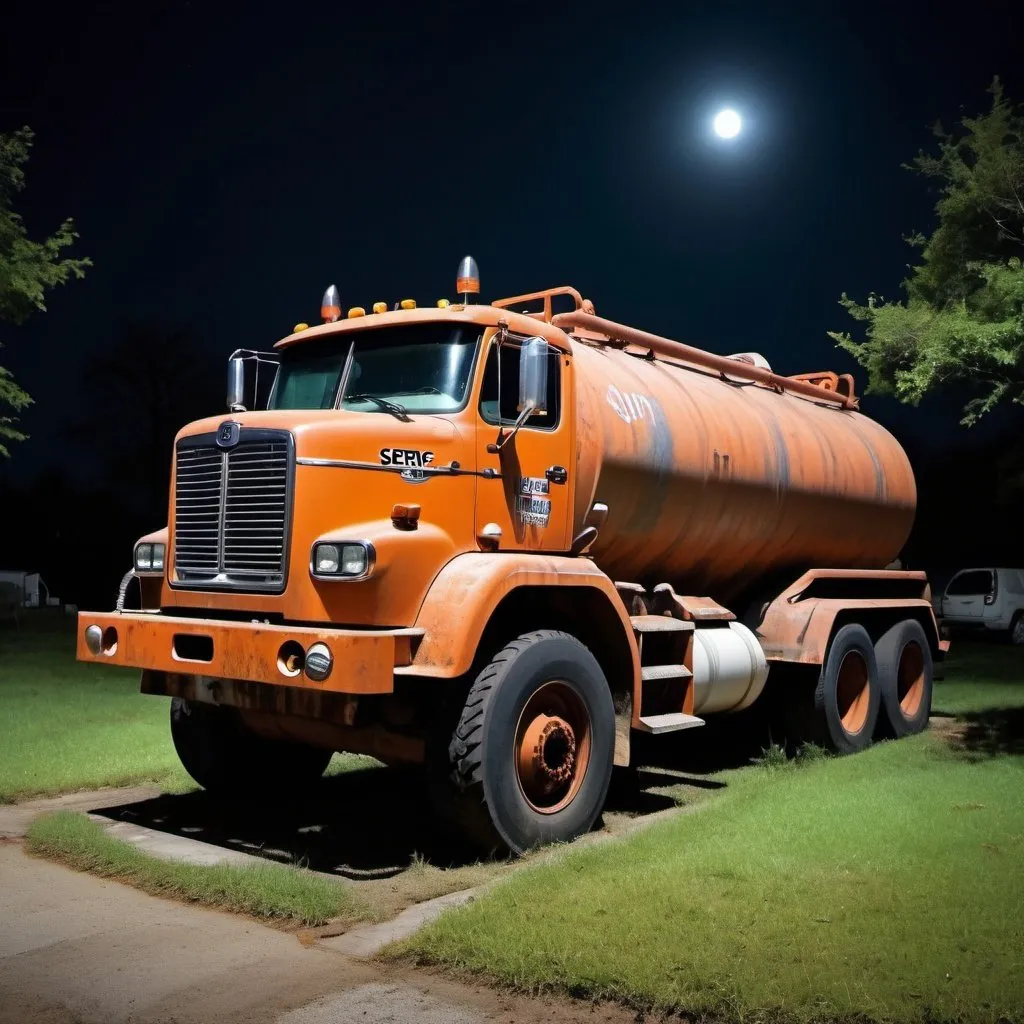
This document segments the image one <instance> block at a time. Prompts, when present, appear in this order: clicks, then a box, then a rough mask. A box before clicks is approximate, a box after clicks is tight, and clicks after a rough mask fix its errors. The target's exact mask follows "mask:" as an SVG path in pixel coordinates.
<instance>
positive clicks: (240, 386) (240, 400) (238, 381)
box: [228, 356, 245, 412]
mask: <svg viewBox="0 0 1024 1024" xmlns="http://www.w3.org/2000/svg"><path fill="white" fill-rule="evenodd" d="M228 412H245V361H244V360H243V359H240V358H238V357H237V356H232V357H231V358H230V359H229V360H228Z"/></svg>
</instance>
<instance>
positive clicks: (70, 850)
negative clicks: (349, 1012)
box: [25, 811, 369, 925]
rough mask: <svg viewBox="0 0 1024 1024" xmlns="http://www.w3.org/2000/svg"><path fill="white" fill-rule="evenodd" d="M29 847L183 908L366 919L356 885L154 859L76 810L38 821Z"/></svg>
mask: <svg viewBox="0 0 1024 1024" xmlns="http://www.w3.org/2000/svg"><path fill="white" fill-rule="evenodd" d="M25 846H26V849H27V850H28V851H29V852H30V853H35V854H39V855H41V856H45V857H48V858H50V859H51V860H56V861H59V862H60V863H62V864H67V865H68V866H69V867H72V868H76V869H77V870H79V871H90V872H92V873H93V874H95V875H101V876H103V877H106V878H116V879H117V880H118V881H120V882H127V883H128V884H129V885H134V886H135V887H136V888H139V889H142V890H144V891H145V892H148V893H151V894H152V895H154V896H166V897H171V898H174V899H179V900H181V901H183V902H186V903H198V904H201V905H203V906H207V907H217V908H220V909H223V910H234V911H237V912H239V913H244V914H252V915H253V916H255V917H265V918H276V919H285V920H294V921H298V922H301V923H303V924H308V925H317V924H322V923H323V922H325V921H327V920H331V919H337V918H342V919H348V920H350V921H356V920H362V919H364V918H366V917H367V916H369V911H368V910H367V908H366V907H365V906H364V905H363V904H362V902H361V901H359V900H358V899H357V898H356V897H355V895H354V894H353V890H352V888H351V886H347V885H345V884H343V883H341V882H334V881H331V880H330V879H328V878H323V877H321V876H319V875H315V874H313V873H312V872H309V871H303V870H301V869H297V868H292V867H285V866H283V865H280V864H271V863H267V864H256V865H252V866H239V865H228V864H220V865H214V866H209V867H207V866H199V865H195V864H180V863H169V862H167V861H163V860H157V858H155V857H151V856H149V855H148V854H145V853H142V852H141V851H139V850H138V849H136V847H134V846H132V845H131V844H130V843H125V842H122V841H121V840H119V839H114V838H112V837H111V836H108V835H107V834H106V833H105V832H104V831H103V829H102V828H101V827H100V826H99V825H98V824H97V823H96V822H94V821H92V820H90V819H89V818H87V817H86V816H85V815H84V814H75V813H73V812H71V811H59V812H57V813H56V814H48V815H44V816H43V817H40V818H37V819H36V820H35V821H34V822H33V823H32V825H31V826H30V827H29V831H28V835H27V836H26V838H25Z"/></svg>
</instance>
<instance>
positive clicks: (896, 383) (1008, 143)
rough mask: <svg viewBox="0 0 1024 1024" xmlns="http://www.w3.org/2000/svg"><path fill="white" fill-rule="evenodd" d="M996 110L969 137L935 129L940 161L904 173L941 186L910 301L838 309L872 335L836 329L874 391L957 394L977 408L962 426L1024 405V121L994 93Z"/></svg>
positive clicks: (916, 238) (917, 163) (849, 303)
mask: <svg viewBox="0 0 1024 1024" xmlns="http://www.w3.org/2000/svg"><path fill="white" fill-rule="evenodd" d="M989 92H990V93H991V96H992V107H991V109H990V110H989V111H988V112H987V113H984V114H981V115H979V116H978V117H974V118H964V119H963V121H962V122H961V124H960V127H961V129H962V131H961V132H960V133H958V134H955V135H954V134H949V133H947V132H945V131H944V129H943V128H942V126H941V124H937V125H936V126H935V135H936V137H937V138H938V140H939V141H938V153H937V154H936V155H930V154H926V153H923V152H922V153H919V154H918V156H917V157H916V159H914V161H913V162H912V163H911V164H909V165H905V166H906V167H907V169H908V170H911V171H914V172H916V173H918V174H921V175H923V176H924V177H926V178H928V179H930V180H931V181H932V182H935V183H936V184H937V186H938V192H939V199H938V202H937V203H936V205H935V213H936V215H937V224H936V227H935V229H934V230H933V231H932V233H931V234H930V235H924V234H916V235H913V236H911V237H910V238H907V239H906V240H907V242H909V243H910V245H912V246H913V247H914V248H916V249H918V250H919V251H920V263H919V264H918V265H916V266H912V267H911V268H910V276H909V277H908V278H907V280H905V281H904V282H903V289H904V291H905V293H906V301H905V302H886V301H885V300H884V299H883V298H882V297H880V296H878V295H871V296H869V297H868V301H867V304H866V305H859V304H858V303H857V302H855V301H854V300H853V299H850V298H849V297H848V296H847V295H846V294H845V293H844V294H843V296H842V298H841V300H840V304H841V305H842V306H843V307H844V308H845V309H846V310H847V312H848V313H849V314H850V315H851V316H852V317H853V318H854V319H855V320H857V321H859V322H861V323H863V324H865V325H866V328H865V338H864V340H862V341H857V340H855V339H853V338H852V337H851V336H850V335H849V334H848V333H844V332H838V331H831V332H829V336H830V337H831V338H833V339H834V340H835V341H836V342H837V343H838V345H839V347H840V348H843V349H845V350H846V351H847V352H849V353H851V354H852V355H853V356H854V358H856V359H857V361H858V362H859V363H860V364H861V365H862V366H864V367H866V369H867V371H868V391H869V392H875V393H878V394H890V395H894V396H895V397H896V398H898V399H899V400H900V401H902V402H906V403H908V404H910V405H917V403H918V402H919V401H920V400H921V399H922V398H923V397H924V395H925V394H927V393H929V392H932V391H936V390H938V389H940V388H943V387H945V386H949V385H964V386H965V387H966V388H967V391H968V393H969V394H970V396H971V397H970V400H969V401H968V402H967V404H966V405H965V407H964V409H963V419H962V421H961V422H963V423H964V424H966V425H970V424H973V423H976V422H977V421H978V419H980V417H982V416H983V415H984V414H985V413H987V412H989V411H991V410H992V409H994V408H995V407H996V406H997V405H1006V404H1014V403H1015V404H1017V405H1024V263H1022V258H1024V116H1022V113H1021V111H1020V109H1018V108H1016V107H1015V106H1014V105H1013V104H1012V103H1011V102H1010V101H1009V100H1008V99H1007V98H1006V96H1005V95H1004V94H1003V89H1002V86H1001V85H1000V83H999V79H998V78H997V79H995V80H994V81H993V83H992V86H991V87H990V89H989Z"/></svg>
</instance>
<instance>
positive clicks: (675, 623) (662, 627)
mask: <svg viewBox="0 0 1024 1024" xmlns="http://www.w3.org/2000/svg"><path fill="white" fill-rule="evenodd" d="M629 621H630V622H632V623H633V629H634V631H635V632H637V633H688V632H690V631H691V630H692V629H693V628H694V627H693V623H692V622H684V621H683V620H682V619H673V618H669V616H667V615H632V616H630V620H629Z"/></svg>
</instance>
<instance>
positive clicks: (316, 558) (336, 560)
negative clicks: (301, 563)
mask: <svg viewBox="0 0 1024 1024" xmlns="http://www.w3.org/2000/svg"><path fill="white" fill-rule="evenodd" d="M374 557H375V556H374V550H373V545H372V544H370V543H368V542H367V541H356V542H352V543H345V542H341V543H323V544H314V545H313V557H312V558H311V559H310V571H311V572H312V573H313V575H314V576H315V577H316V578H317V579H336V580H355V579H365V577H367V576H369V575H370V573H371V572H372V571H373V562H374Z"/></svg>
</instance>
